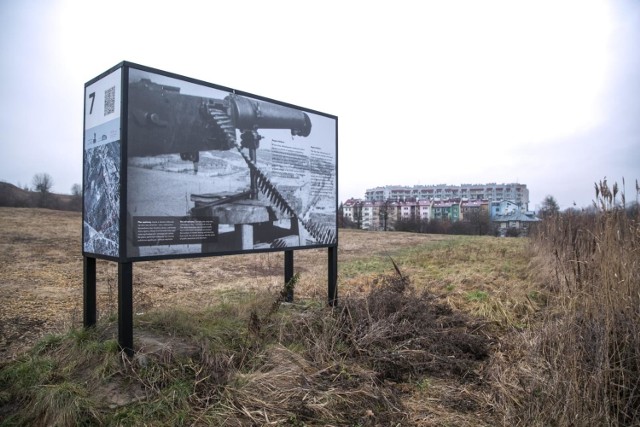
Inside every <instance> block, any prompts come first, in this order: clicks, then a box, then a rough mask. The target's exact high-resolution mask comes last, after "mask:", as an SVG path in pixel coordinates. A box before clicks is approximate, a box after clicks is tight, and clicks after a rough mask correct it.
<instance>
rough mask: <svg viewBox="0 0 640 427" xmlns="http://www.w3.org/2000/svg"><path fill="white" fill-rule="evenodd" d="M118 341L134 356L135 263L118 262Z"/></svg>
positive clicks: (127, 352)
mask: <svg viewBox="0 0 640 427" xmlns="http://www.w3.org/2000/svg"><path fill="white" fill-rule="evenodd" d="M118 343H119V344H120V348H122V349H123V350H124V352H125V353H126V354H127V355H128V356H133V263H131V262H120V263H118Z"/></svg>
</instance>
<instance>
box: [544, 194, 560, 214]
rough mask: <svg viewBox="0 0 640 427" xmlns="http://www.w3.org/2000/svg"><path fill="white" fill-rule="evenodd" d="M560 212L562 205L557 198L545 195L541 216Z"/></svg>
mask: <svg viewBox="0 0 640 427" xmlns="http://www.w3.org/2000/svg"><path fill="white" fill-rule="evenodd" d="M559 212H560V206H558V202H557V201H556V199H555V198H554V197H553V196H551V195H548V196H547V197H545V198H544V200H543V201H542V206H541V207H540V212H539V214H540V216H541V217H542V218H546V217H549V216H554V215H557V214H558V213H559Z"/></svg>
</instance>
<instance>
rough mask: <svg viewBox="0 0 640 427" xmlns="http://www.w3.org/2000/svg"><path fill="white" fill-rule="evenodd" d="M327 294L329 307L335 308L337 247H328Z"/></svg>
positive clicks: (336, 298)
mask: <svg viewBox="0 0 640 427" xmlns="http://www.w3.org/2000/svg"><path fill="white" fill-rule="evenodd" d="M328 258H329V259H328V261H329V263H328V268H327V271H328V273H329V277H328V283H329V286H328V291H329V292H328V293H329V305H330V306H331V307H335V306H337V305H338V247H337V246H331V247H329V257H328Z"/></svg>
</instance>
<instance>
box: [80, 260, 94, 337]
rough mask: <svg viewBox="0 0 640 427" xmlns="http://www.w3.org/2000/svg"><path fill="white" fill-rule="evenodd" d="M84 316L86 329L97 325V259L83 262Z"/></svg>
mask: <svg viewBox="0 0 640 427" xmlns="http://www.w3.org/2000/svg"><path fill="white" fill-rule="evenodd" d="M83 270H84V271H83V276H84V283H83V301H82V305H83V316H82V321H83V324H84V327H85V328H90V327H92V326H95V324H96V317H97V316H96V313H97V307H96V259H95V258H91V257H84V262H83Z"/></svg>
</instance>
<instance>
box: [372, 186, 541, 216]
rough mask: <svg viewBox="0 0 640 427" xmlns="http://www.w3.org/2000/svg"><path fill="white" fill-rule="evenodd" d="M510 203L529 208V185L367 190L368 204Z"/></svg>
mask: <svg viewBox="0 0 640 427" xmlns="http://www.w3.org/2000/svg"><path fill="white" fill-rule="evenodd" d="M451 199H460V200H488V201H489V202H492V201H501V200H509V201H512V202H513V203H515V204H516V205H517V206H518V207H519V208H520V210H522V211H527V210H528V209H529V190H528V189H527V185H526V184H519V183H508V184H496V183H495V182H491V183H488V184H462V185H447V184H438V185H414V186H403V185H386V186H383V187H375V188H371V189H368V190H366V192H365V200H367V201H371V202H374V201H386V200H394V201H403V200H451Z"/></svg>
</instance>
